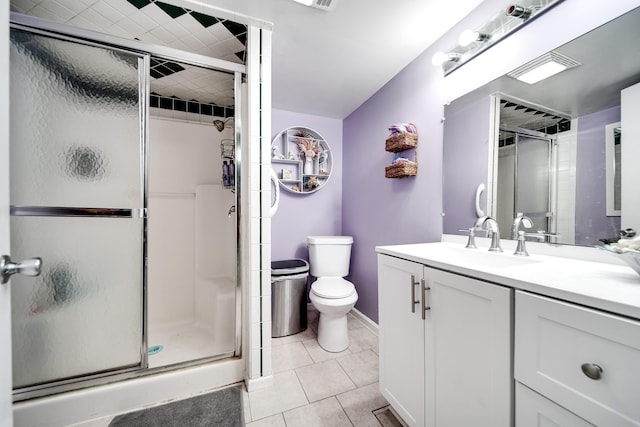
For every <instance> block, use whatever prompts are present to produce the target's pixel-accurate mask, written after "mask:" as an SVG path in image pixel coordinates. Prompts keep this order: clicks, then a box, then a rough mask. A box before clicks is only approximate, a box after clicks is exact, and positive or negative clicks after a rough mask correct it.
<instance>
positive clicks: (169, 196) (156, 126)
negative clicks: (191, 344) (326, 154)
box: [147, 112, 235, 324]
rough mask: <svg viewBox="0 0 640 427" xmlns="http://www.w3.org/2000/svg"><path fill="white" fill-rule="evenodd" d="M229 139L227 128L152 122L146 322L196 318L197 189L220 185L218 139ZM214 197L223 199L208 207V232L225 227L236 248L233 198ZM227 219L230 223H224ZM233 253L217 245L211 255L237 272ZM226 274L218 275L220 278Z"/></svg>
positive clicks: (226, 192) (227, 195)
mask: <svg viewBox="0 0 640 427" xmlns="http://www.w3.org/2000/svg"><path fill="white" fill-rule="evenodd" d="M152 115H153V112H152ZM231 137H232V130H231V129H224V130H223V132H218V130H217V129H216V128H215V127H213V126H211V125H208V124H199V123H196V122H190V123H187V122H183V121H176V120H166V119H162V118H157V117H151V119H150V130H149V141H150V144H149V145H150V150H149V223H148V224H149V225H148V226H149V235H148V236H149V238H148V256H149V268H148V277H147V288H148V294H149V299H148V304H149V305H148V308H149V310H148V314H149V323H150V324H154V323H156V322H159V323H165V322H171V323H173V322H177V321H190V320H193V319H194V317H195V309H196V302H195V301H196V298H197V292H196V280H197V278H196V276H197V275H196V261H195V260H196V189H197V188H198V186H199V185H204V184H215V185H217V186H220V185H221V183H222V167H221V165H222V161H221V156H220V141H221V140H222V139H223V138H231ZM215 193H216V194H219V195H220V198H221V199H220V200H219V203H218V202H216V203H214V204H212V206H214V208H215V209H216V212H217V211H219V212H217V213H218V214H219V215H215V217H212V219H211V228H212V229H215V228H216V225H218V224H219V225H220V227H218V228H224V229H225V230H226V231H227V233H225V235H226V236H227V238H228V237H229V236H231V238H232V241H231V243H232V244H234V242H235V222H233V223H232V221H234V219H233V218H232V219H229V218H227V212H228V210H229V208H230V207H231V205H232V204H233V203H234V199H235V198H234V195H233V194H232V193H231V191H230V190H222V189H220V187H218V191H216V192H215ZM225 220H228V221H229V223H228V224H225V223H224V221H225ZM226 225H228V227H226ZM225 227H226V228H225ZM234 255H235V246H234V247H230V248H225V247H220V253H217V252H215V251H213V252H211V254H210V256H211V258H212V259H215V260H218V261H220V262H219V265H220V268H221V270H223V269H224V270H230V272H229V274H230V273H233V272H234V270H235V258H234ZM231 263H233V265H232V266H231V267H229V264H231ZM214 264H218V263H215V262H214ZM223 267H224V268H223ZM227 267H228V268H227ZM224 273H225V272H224V271H221V275H224Z"/></svg>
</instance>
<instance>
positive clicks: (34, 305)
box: [10, 28, 148, 392]
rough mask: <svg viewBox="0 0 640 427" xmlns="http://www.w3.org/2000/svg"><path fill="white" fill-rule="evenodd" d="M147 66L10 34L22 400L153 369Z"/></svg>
mask: <svg viewBox="0 0 640 427" xmlns="http://www.w3.org/2000/svg"><path fill="white" fill-rule="evenodd" d="M146 61H148V59H147V58H145V57H144V56H140V55H137V54H132V53H128V52H123V51H118V50H114V49H108V48H103V47H99V46H93V45H88V44H83V43H80V42H76V41H72V40H67V39H65V40H62V39H57V38H53V37H50V36H47V35H41V34H35V33H31V32H27V31H23V30H21V29H17V28H12V29H11V33H10V78H11V93H10V114H11V121H10V153H11V154H10V155H11V159H10V162H11V178H10V187H11V188H10V199H11V237H12V242H11V246H12V247H11V253H12V256H13V257H14V258H15V259H23V258H29V257H32V256H38V257H41V258H42V261H43V264H42V273H41V275H40V276H38V277H35V278H33V277H24V276H14V278H13V279H12V281H13V285H12V301H11V307H12V310H11V311H12V351H13V382H14V384H13V386H14V391H17V392H21V391H29V390H33V389H38V388H43V386H44V385H51V384H52V383H53V384H59V383H68V382H72V381H74V380H75V379H77V378H87V377H89V376H95V375H102V374H106V373H109V374H111V373H114V372H119V371H122V370H128V369H137V368H140V367H141V366H143V364H144V363H146V351H145V350H146V349H145V348H144V346H143V344H144V342H143V341H144V340H143V324H144V321H143V315H144V314H143V301H144V295H143V292H144V287H143V283H144V271H143V270H144V269H143V267H144V234H143V233H144V221H145V220H144V215H143V214H144V212H145V202H144V191H143V188H144V164H145V163H144V156H145V155H144V152H145V149H144V143H143V142H144V134H145V126H146V125H145V121H144V120H143V118H144V117H145V115H146V111H145V108H146V107H145V102H143V100H144V99H146V96H143V95H144V94H145V91H146V86H147V85H146V77H145V75H146V73H145V69H146V66H147V65H146V64H145V62H146Z"/></svg>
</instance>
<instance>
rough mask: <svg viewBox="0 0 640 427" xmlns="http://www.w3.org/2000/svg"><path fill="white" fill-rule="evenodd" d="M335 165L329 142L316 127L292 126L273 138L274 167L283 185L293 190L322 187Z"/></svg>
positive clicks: (296, 191)
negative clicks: (315, 129)
mask: <svg viewBox="0 0 640 427" xmlns="http://www.w3.org/2000/svg"><path fill="white" fill-rule="evenodd" d="M332 165H333V161H332V156H331V150H330V148H329V144H327V142H326V141H325V140H324V138H323V137H322V135H320V134H319V133H318V132H316V131H314V130H313V129H309V128H307V127H303V126H292V127H289V128H286V129H285V130H283V131H282V132H280V133H279V134H278V135H276V137H275V138H273V141H272V142H271V167H272V168H273V170H274V171H275V173H276V175H277V176H278V181H279V182H280V186H281V187H282V188H283V189H284V190H286V191H289V192H291V193H298V194H310V193H314V192H316V191H318V190H319V189H321V188H322V187H323V186H324V185H325V184H326V183H327V181H328V180H329V177H330V176H331V168H332Z"/></svg>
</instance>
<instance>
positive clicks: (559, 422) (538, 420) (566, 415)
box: [516, 381, 593, 427]
mask: <svg viewBox="0 0 640 427" xmlns="http://www.w3.org/2000/svg"><path fill="white" fill-rule="evenodd" d="M546 426H562V427H593V424H589V423H588V422H586V421H585V420H583V419H582V418H580V417H578V416H576V415H575V414H572V413H571V412H569V411H567V410H566V409H564V408H562V407H560V406H558V405H556V404H555V403H553V402H552V401H550V400H549V399H545V398H544V397H543V396H540V395H539V394H538V393H536V392H535V391H533V390H531V389H530V388H528V387H526V386H523V385H522V384H520V383H519V382H517V381H516V427H546Z"/></svg>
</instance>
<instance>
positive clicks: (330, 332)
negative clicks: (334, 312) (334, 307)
mask: <svg viewBox="0 0 640 427" xmlns="http://www.w3.org/2000/svg"><path fill="white" fill-rule="evenodd" d="M318 344H320V347H322V348H323V349H325V350H326V351H330V352H332V353H339V352H341V351H344V350H346V349H347V348H348V347H349V328H348V326H347V315H346V314H344V315H342V316H337V317H335V316H330V315H326V314H323V313H322V312H321V313H320V317H319V320H318Z"/></svg>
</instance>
